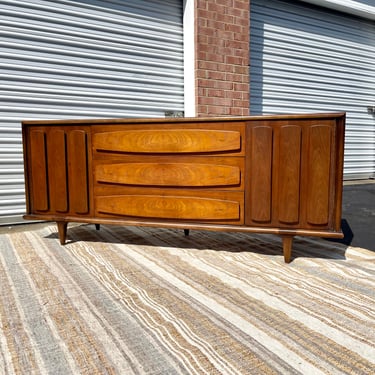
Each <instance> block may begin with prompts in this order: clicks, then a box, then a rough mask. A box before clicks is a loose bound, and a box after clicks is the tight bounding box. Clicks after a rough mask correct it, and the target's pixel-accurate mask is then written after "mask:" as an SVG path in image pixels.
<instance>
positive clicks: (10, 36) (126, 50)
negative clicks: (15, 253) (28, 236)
mask: <svg viewBox="0 0 375 375" xmlns="http://www.w3.org/2000/svg"><path fill="white" fill-rule="evenodd" d="M182 37H183V33H182V1H180V0H147V1H146V0H108V1H104V0H103V1H101V0H72V1H68V0H60V1H45V0H27V1H26V0H25V1H14V0H12V1H6V0H0V224H1V223H3V224H4V223H10V222H15V221H17V220H19V219H20V218H21V215H22V214H23V213H24V211H25V203H24V179H23V163H22V142H21V120H22V119H33V118H34V119H43V118H45V119H58V118H91V117H106V118H108V117H140V116H142V117H163V116H164V115H165V113H166V112H169V111H172V112H176V111H177V112H179V111H183V46H182Z"/></svg>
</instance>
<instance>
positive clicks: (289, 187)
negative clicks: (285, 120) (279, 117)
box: [277, 125, 302, 224]
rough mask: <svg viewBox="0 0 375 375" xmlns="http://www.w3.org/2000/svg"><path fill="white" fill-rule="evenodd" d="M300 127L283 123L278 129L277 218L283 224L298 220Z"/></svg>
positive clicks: (296, 222)
mask: <svg viewBox="0 0 375 375" xmlns="http://www.w3.org/2000/svg"><path fill="white" fill-rule="evenodd" d="M301 142H302V129H301V127H300V126H296V125H285V126H281V127H280V131H279V157H278V161H277V169H278V172H279V173H278V202H277V203H278V218H279V221H280V222H281V223H284V224H298V222H299V221H300V189H301Z"/></svg>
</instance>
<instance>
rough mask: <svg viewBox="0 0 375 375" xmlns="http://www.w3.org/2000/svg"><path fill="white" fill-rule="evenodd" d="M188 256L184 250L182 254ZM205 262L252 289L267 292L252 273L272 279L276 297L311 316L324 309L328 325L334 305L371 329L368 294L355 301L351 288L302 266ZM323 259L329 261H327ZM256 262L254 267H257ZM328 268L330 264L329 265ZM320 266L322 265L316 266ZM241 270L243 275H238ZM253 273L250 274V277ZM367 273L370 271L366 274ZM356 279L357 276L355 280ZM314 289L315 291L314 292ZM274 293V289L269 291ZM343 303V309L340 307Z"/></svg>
mask: <svg viewBox="0 0 375 375" xmlns="http://www.w3.org/2000/svg"><path fill="white" fill-rule="evenodd" d="M186 255H187V256H189V255H188V254H186ZM202 261H203V262H204V263H205V264H208V262H209V261H210V262H211V265H215V267H216V268H217V269H219V270H220V271H222V272H226V273H228V274H229V275H231V276H232V277H234V278H236V279H238V280H240V281H242V282H244V283H246V284H249V285H253V287H255V288H256V289H259V290H262V291H263V292H265V293H267V292H269V290H267V288H266V287H264V286H263V284H265V285H267V284H266V283H264V282H263V281H262V282H256V279H259V277H256V274H258V275H259V274H261V273H263V275H262V280H266V279H269V281H274V282H275V289H277V290H278V294H277V299H281V300H283V301H284V302H285V303H287V304H289V305H292V306H294V307H295V308H298V309H300V310H303V311H304V312H305V313H306V314H308V315H313V316H314V315H315V317H319V318H321V315H322V310H323V309H325V310H326V311H327V315H326V316H325V319H326V320H327V321H330V323H329V324H330V325H331V326H332V325H335V324H336V323H334V322H333V321H332V319H330V315H332V311H334V310H335V309H337V310H340V311H341V314H344V315H345V316H346V317H347V318H350V319H351V320H353V321H356V322H357V323H360V322H363V321H367V323H368V326H374V329H375V319H374V311H371V310H369V309H368V306H369V305H371V303H372V302H373V300H371V299H370V298H365V297H362V301H358V298H356V294H355V293H354V292H350V291H348V289H347V288H346V289H344V288H341V287H340V288H337V287H336V286H335V285H334V284H333V283H332V282H331V283H330V284H329V283H328V281H327V282H325V281H324V280H322V279H321V278H317V277H311V275H310V276H308V275H307V273H306V272H304V268H299V267H294V266H293V267H287V268H285V267H284V266H283V265H280V266H279V267H271V266H270V265H264V262H249V264H248V265H246V261H242V262H236V261H235V260H234V259H233V258H230V257H227V258H226V259H225V260H224V259H220V258H219V257H217V256H214V257H213V258H212V259H210V260H207V262H206V261H205V260H202ZM327 263H329V264H332V263H331V262H329V261H327ZM257 266H258V267H257ZM330 268H331V267H330ZM320 269H322V267H320ZM327 272H328V269H327ZM241 274H243V275H244V277H242V278H241ZM252 276H254V277H252ZM369 277H370V275H369ZM358 283H359V281H358V280H357V282H356V284H358ZM285 290H289V291H290V293H291V295H293V296H294V297H297V298H294V299H292V298H290V297H291V295H290V296H287V297H285V298H284V297H283V293H284V294H285ZM317 292H318V293H317ZM273 293H275V291H273ZM306 300H307V301H308V300H311V301H312V300H314V304H315V306H319V310H318V311H316V312H314V310H313V308H314V305H307V306H306ZM344 307H345V309H344ZM337 328H339V330H340V331H341V330H343V331H346V333H347V334H349V335H350V336H351V337H356V336H357V337H358V338H360V339H361V341H362V340H363V334H364V333H366V331H363V330H361V331H360V332H359V333H358V334H357V333H356V332H353V329H355V328H358V330H360V328H361V326H360V325H354V326H350V327H346V326H343V325H342V324H340V326H339V327H337Z"/></svg>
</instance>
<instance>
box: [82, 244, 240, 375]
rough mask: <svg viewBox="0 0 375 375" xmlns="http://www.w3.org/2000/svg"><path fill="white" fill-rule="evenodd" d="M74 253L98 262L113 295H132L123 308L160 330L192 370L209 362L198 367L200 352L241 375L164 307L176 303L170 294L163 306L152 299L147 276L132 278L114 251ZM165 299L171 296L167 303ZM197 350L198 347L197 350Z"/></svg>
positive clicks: (171, 348) (119, 296)
mask: <svg viewBox="0 0 375 375" xmlns="http://www.w3.org/2000/svg"><path fill="white" fill-rule="evenodd" d="M77 256H79V257H80V259H81V261H82V262H85V264H90V263H95V264H100V265H101V267H102V270H101V271H100V272H98V273H97V277H98V276H99V275H101V279H102V280H101V281H102V282H103V283H104V284H105V285H106V287H107V288H108V290H111V292H112V293H113V294H114V295H115V297H116V298H121V299H126V298H127V297H126V296H127V295H130V296H131V298H128V302H127V304H126V307H127V308H128V309H131V311H132V312H133V313H134V314H135V315H137V316H138V317H139V318H140V319H142V320H143V321H144V323H145V324H146V325H147V326H148V327H149V328H150V329H153V330H154V331H155V332H159V334H160V335H161V337H162V340H163V341H165V342H166V343H168V342H169V344H168V350H170V351H174V352H176V354H179V355H182V356H184V357H185V359H184V362H185V363H186V364H187V365H189V366H190V369H191V371H194V372H196V373H197V374H200V373H202V372H206V369H207V367H209V364H208V363H206V365H205V366H204V367H200V362H202V360H203V358H202V356H201V355H200V352H202V353H204V355H205V356H207V358H209V359H210V360H211V362H212V363H216V368H218V369H219V370H220V371H223V373H227V374H240V373H239V372H237V371H236V369H235V368H233V367H232V366H230V364H228V363H225V362H223V361H222V360H221V358H220V357H218V356H217V355H216V352H215V350H214V349H213V348H212V347H210V344H209V343H205V341H204V338H202V337H199V336H197V335H195V334H194V333H193V331H192V330H191V329H190V328H189V327H188V326H187V325H186V324H185V323H184V322H183V321H182V320H180V319H178V317H176V316H175V315H174V314H173V313H172V311H170V310H169V309H167V308H166V307H164V306H173V304H174V303H175V298H173V296H171V295H170V294H165V295H164V296H163V297H164V298H163V304H164V306H163V304H160V303H158V302H157V301H154V300H153V299H152V297H151V296H150V292H149V291H148V292H146V291H145V290H144V286H147V284H149V280H148V278H147V277H145V276H144V275H142V274H141V273H139V275H138V280H136V279H135V277H134V273H135V271H134V270H133V269H132V268H131V267H130V268H123V267H124V265H126V263H124V262H123V260H124V259H123V258H119V260H120V261H116V257H117V254H116V253H115V252H113V251H112V252H111V251H110V249H108V248H106V249H101V251H100V253H99V252H95V251H94V250H93V249H88V253H87V255H85V254H83V253H81V254H79V255H78V254H77ZM90 256H92V257H93V260H94V259H95V262H93V261H90V259H89V258H90ZM130 273H131V274H132V280H131V281H130V280H129V278H128V276H127V275H129V274H130ZM103 275H106V277H105V278H103ZM171 297H172V298H171ZM168 299H170V302H169V301H168ZM163 332H164V333H163ZM172 333H173V334H172ZM197 349H199V351H198V352H197ZM176 350H177V351H176ZM194 358H196V359H194ZM203 362H204V361H203ZM208 373H211V372H208Z"/></svg>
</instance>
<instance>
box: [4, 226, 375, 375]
mask: <svg viewBox="0 0 375 375" xmlns="http://www.w3.org/2000/svg"><path fill="white" fill-rule="evenodd" d="M68 239H69V243H68V244H67V245H65V246H60V244H59V241H58V240H57V235H56V227H55V225H52V224H48V225H47V224H45V225H39V226H37V227H36V228H35V227H34V226H30V230H29V229H28V227H26V230H24V231H20V230H16V231H9V232H7V233H3V234H1V235H0V374H2V375H3V374H4V375H6V374H10V375H13V374H53V375H55V374H64V375H67V374H90V375H91V374H121V375H123V374H125V375H127V374H163V375H164V374H262V375H264V374H313V375H318V374H356V375H357V374H373V373H374V369H375V319H374V317H375V301H374V290H375V288H374V287H375V278H374V273H375V262H374V261H375V253H374V252H370V251H367V250H364V249H359V248H350V247H349V248H346V247H345V246H343V245H341V244H335V243H333V242H326V241H324V240H312V239H303V238H297V239H296V240H295V245H294V248H295V251H294V254H295V255H296V258H294V260H293V261H292V263H290V264H289V265H286V264H284V262H283V258H282V255H281V241H280V240H279V238H277V237H274V236H257V235H249V234H240V233H219V232H203V231H192V232H191V235H190V236H188V237H185V236H184V235H183V232H182V231H178V230H166V229H163V230H162V229H158V228H131V227H115V226H113V227H110V226H108V227H107V226H103V227H102V229H101V230H100V231H96V230H95V229H94V228H93V226H91V225H76V226H72V227H69V230H68Z"/></svg>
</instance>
